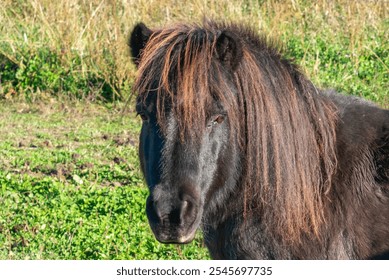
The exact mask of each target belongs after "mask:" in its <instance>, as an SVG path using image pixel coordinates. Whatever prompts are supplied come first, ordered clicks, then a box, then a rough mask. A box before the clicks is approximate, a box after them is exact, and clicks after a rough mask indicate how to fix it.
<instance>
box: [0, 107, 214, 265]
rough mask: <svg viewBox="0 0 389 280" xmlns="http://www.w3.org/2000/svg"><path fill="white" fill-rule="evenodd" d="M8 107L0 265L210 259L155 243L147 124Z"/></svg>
mask: <svg viewBox="0 0 389 280" xmlns="http://www.w3.org/2000/svg"><path fill="white" fill-rule="evenodd" d="M6 105H7V106H6V107H4V106H3V107H1V109H0V116H1V117H0V127H1V128H2V131H3V132H5V131H6V132H7V133H1V135H0V166H1V167H2V168H1V169H0V203H1V205H2V207H1V208H0V259H145V258H146V259H172V258H173V259H177V258H178V259H195V258H199V257H201V258H207V253H206V251H205V249H204V248H202V246H201V239H200V238H199V239H198V240H197V241H196V242H195V243H194V244H193V245H190V246H184V247H182V246H173V245H171V246H164V245H161V244H159V243H158V242H157V241H155V239H154V237H153V235H152V233H151V231H150V229H149V226H148V223H147V220H146V216H145V213H144V209H145V205H144V204H145V198H146V196H147V189H146V188H145V187H144V186H143V179H142V178H141V176H140V173H139V166H138V161H137V156H136V154H137V149H136V143H137V136H136V135H135V133H136V131H138V130H139V122H137V121H135V118H134V116H133V115H132V114H126V115H121V114H120V113H119V110H121V108H117V106H113V107H112V106H111V107H112V108H107V107H106V106H99V105H96V104H85V103H82V104H81V103H78V102H76V103H74V102H72V103H67V104H63V103H58V102H55V103H50V104H42V103H40V104H23V103H17V104H12V103H7V104H6Z"/></svg>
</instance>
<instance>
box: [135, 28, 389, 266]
mask: <svg viewBox="0 0 389 280" xmlns="http://www.w3.org/2000/svg"><path fill="white" fill-rule="evenodd" d="M129 44H130V47H131V51H132V56H133V59H134V62H135V64H136V65H137V66H138V77H137V80H136V83H135V85H134V89H135V91H136V92H138V94H139V96H138V99H137V112H138V114H139V115H140V116H141V117H142V119H143V126H142V131H141V135H140V148H139V156H140V161H141V167H142V171H143V173H144V175H145V178H146V182H147V184H148V186H149V189H150V196H149V197H148V199H147V207H146V212H147V215H148V219H149V223H150V226H151V228H152V230H153V232H154V234H155V236H156V238H157V239H158V240H159V241H161V242H164V243H187V242H190V241H191V240H192V239H193V237H194V235H195V232H196V229H197V228H198V227H201V228H202V229H203V233H204V239H205V243H206V245H207V247H208V248H209V251H210V253H211V255H212V257H213V258H222V259H366V258H373V257H375V256H377V257H378V256H379V257H380V258H388V257H389V255H388V252H389V111H388V110H383V109H380V108H378V107H376V106H375V105H373V104H372V103H369V102H367V101H363V100H361V99H358V98H355V97H346V96H342V95H339V94H337V93H335V92H332V91H323V90H320V89H317V88H316V87H315V86H314V85H313V84H312V83H311V82H310V81H309V80H308V79H307V78H306V77H305V76H304V75H303V74H302V73H301V72H300V71H299V69H298V68H297V67H296V66H295V65H293V64H292V63H291V62H290V61H288V60H287V59H285V58H283V57H282V55H281V53H280V52H279V50H278V49H277V48H275V47H274V46H272V44H271V43H269V42H267V41H266V39H264V38H262V37H259V36H257V35H256V34H254V33H253V32H252V31H251V30H249V29H247V28H244V27H241V26H237V25H232V24H218V23H215V22H205V23H204V24H203V26H198V25H194V24H193V25H192V24H177V25H173V26H171V27H167V28H164V29H156V30H150V29H148V28H147V27H146V26H145V25H143V24H138V25H137V26H136V27H135V28H134V30H133V32H132V34H131V38H130V42H129Z"/></svg>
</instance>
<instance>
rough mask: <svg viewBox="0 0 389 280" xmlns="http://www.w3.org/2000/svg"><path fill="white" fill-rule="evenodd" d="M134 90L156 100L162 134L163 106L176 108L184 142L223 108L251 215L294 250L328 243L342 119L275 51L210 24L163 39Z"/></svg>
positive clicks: (152, 47)
mask: <svg viewBox="0 0 389 280" xmlns="http://www.w3.org/2000/svg"><path fill="white" fill-rule="evenodd" d="M226 30H227V31H228V32H230V33H231V34H233V35H234V37H235V38H236V40H238V41H239V42H238V44H237V46H238V47H239V48H241V52H240V53H241V57H240V61H239V63H238V64H237V65H236V67H235V69H228V67H226V66H225V65H224V64H223V63H221V62H220V60H219V59H218V58H217V55H215V48H216V39H217V37H218V35H219V34H220V33H221V32H223V31H226ZM134 89H135V90H136V91H137V92H139V93H140V95H141V96H142V95H143V96H146V95H147V94H149V93H153V94H157V95H158V98H157V100H158V104H157V114H158V121H159V123H160V125H161V127H162V128H163V127H165V126H166V125H165V122H166V119H167V116H165V112H166V108H165V106H166V104H173V107H172V108H171V109H172V112H173V113H174V114H175V115H176V118H177V120H178V125H179V129H180V132H181V135H182V136H183V138H184V139H185V137H195V136H196V135H197V134H198V133H199V132H201V131H203V129H204V127H205V123H206V120H207V119H208V117H209V112H210V107H211V104H212V103H213V102H214V101H215V100H217V101H219V102H220V103H221V104H223V106H224V109H225V110H226V114H227V120H228V122H229V125H230V128H231V132H232V134H233V135H232V136H233V137H236V139H235V140H237V141H239V144H240V147H241V149H242V151H243V152H244V156H243V162H242V164H243V167H242V170H244V173H243V174H242V179H243V182H244V183H243V187H244V190H245V192H244V193H245V197H246V199H247V201H246V202H247V203H245V209H244V214H245V215H261V220H262V222H263V225H265V226H266V228H267V230H269V232H271V233H273V234H275V236H276V237H278V238H279V239H280V240H284V241H287V242H288V243H289V244H290V243H293V244H297V243H299V242H300V241H301V238H302V237H304V236H306V237H315V238H320V229H321V227H322V226H325V220H326V213H325V204H326V195H325V194H326V193H328V192H329V190H330V188H331V178H332V177H333V173H334V172H335V168H336V155H335V144H334V143H335V122H336V119H337V116H336V114H335V113H334V112H335V110H334V108H333V105H332V104H331V103H329V102H328V101H327V100H325V97H324V96H322V95H321V94H319V92H318V90H317V89H316V88H315V87H314V86H313V84H312V83H311V82H309V81H308V80H307V79H306V78H305V77H304V75H303V74H301V73H300V71H299V70H298V69H297V67H295V66H294V65H293V64H292V63H290V62H289V61H288V60H286V59H283V58H282V56H281V54H280V52H279V51H278V50H277V48H275V47H273V46H272V45H271V44H269V43H268V42H267V41H266V40H265V39H264V38H261V37H259V36H257V35H255V34H254V32H252V31H251V30H249V29H247V28H242V27H240V26H235V25H228V24H217V23H214V22H205V23H204V24H203V25H202V26H200V25H189V24H177V25H173V26H171V27H168V28H165V29H160V30H155V31H154V32H153V34H152V35H151V38H150V39H149V41H148V43H147V45H146V47H145V49H144V50H143V52H142V55H141V59H140V64H139V73H138V78H137V80H136V83H135V88H134ZM166 101H168V102H166ZM249 198H250V199H249ZM258 212H259V213H258Z"/></svg>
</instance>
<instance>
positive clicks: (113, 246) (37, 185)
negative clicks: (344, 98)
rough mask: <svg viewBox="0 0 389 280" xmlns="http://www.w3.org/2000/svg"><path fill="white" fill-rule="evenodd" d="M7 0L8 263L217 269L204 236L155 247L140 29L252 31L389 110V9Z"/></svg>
mask: <svg viewBox="0 0 389 280" xmlns="http://www.w3.org/2000/svg"><path fill="white" fill-rule="evenodd" d="M3 2H4V5H3V6H2V7H1V8H0V30H1V31H0V102H1V103H0V203H1V208H0V259H207V258H209V255H208V253H207V251H206V249H205V248H204V246H203V241H202V237H201V234H198V237H197V238H196V240H195V242H194V243H191V244H190V245H183V246H181V245H162V244H160V243H158V242H157V241H155V239H154V236H153V234H152V233H151V230H150V229H149V225H148V223H147V219H146V215H145V213H144V212H145V210H144V209H145V199H146V196H147V189H146V187H145V186H144V182H143V179H142V176H141V174H140V170H139V163H138V159H137V143H138V139H137V138H138V136H137V135H138V133H139V130H140V125H141V124H140V120H139V119H138V118H137V117H136V115H135V112H134V100H133V99H131V98H130V97H131V87H132V83H133V80H134V77H135V73H136V70H135V67H134V66H133V65H132V63H131V59H130V57H129V51H128V47H127V37H128V34H129V32H130V30H131V28H132V27H133V26H134V24H135V23H136V22H138V21H143V22H145V23H147V25H149V26H152V27H153V26H155V27H158V26H161V25H166V24H169V23H172V22H177V21H182V20H185V21H188V20H190V21H201V19H202V18H203V17H204V16H206V17H212V18H215V19H219V20H221V19H222V20H226V21H238V22H243V23H245V24H247V25H249V26H251V27H252V28H253V29H254V30H256V31H257V32H263V33H264V34H267V35H268V36H269V37H270V38H272V40H275V41H277V42H279V44H280V45H282V46H283V49H284V53H285V56H286V57H287V58H290V59H293V60H294V61H295V62H296V63H297V64H298V65H300V66H301V68H302V69H303V71H304V72H305V73H307V75H308V77H309V78H310V79H311V80H312V81H313V82H314V83H315V84H316V85H318V86H321V87H332V88H335V89H336V90H338V91H340V92H345V93H348V94H353V95H357V96H362V97H365V98H367V99H369V100H371V101H374V102H377V103H379V104H380V105H381V106H383V107H386V108H389V93H388V88H389V34H388V30H389V21H388V13H389V3H388V2H387V1H385V0H381V1H380V0H375V1H351V0H350V1H346V0H337V1H324V0H320V1H312V3H311V1H300V0H288V1H272V0H264V1H252V0H235V1H213V0H210V1H188V3H184V4H180V5H177V3H176V1H173V0H162V1H123V2H116V1H104V0H103V1H76V0H74V1H73V0H72V1H67V2H66V4H65V5H64V6H60V5H62V4H59V3H56V2H52V1H46V0H35V1H25V0H20V1H17V2H18V5H14V4H15V1H11V0H4V1H3ZM70 30H71V32H69V31H70ZM129 98H130V99H129ZM127 100H129V101H128V102H126V101H127Z"/></svg>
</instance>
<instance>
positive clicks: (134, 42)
mask: <svg viewBox="0 0 389 280" xmlns="http://www.w3.org/2000/svg"><path fill="white" fill-rule="evenodd" d="M152 33H153V32H152V31H151V30H150V29H149V28H148V27H147V26H146V25H144V24H143V23H142V22H141V23H138V24H137V25H136V26H135V27H134V29H133V30H132V32H131V35H130V39H129V41H128V45H129V47H130V49H131V56H132V60H133V62H134V63H135V65H136V66H138V65H139V59H140V56H141V53H142V50H143V49H144V47H145V46H146V43H147V41H148V40H149V38H150V36H151V34H152Z"/></svg>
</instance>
